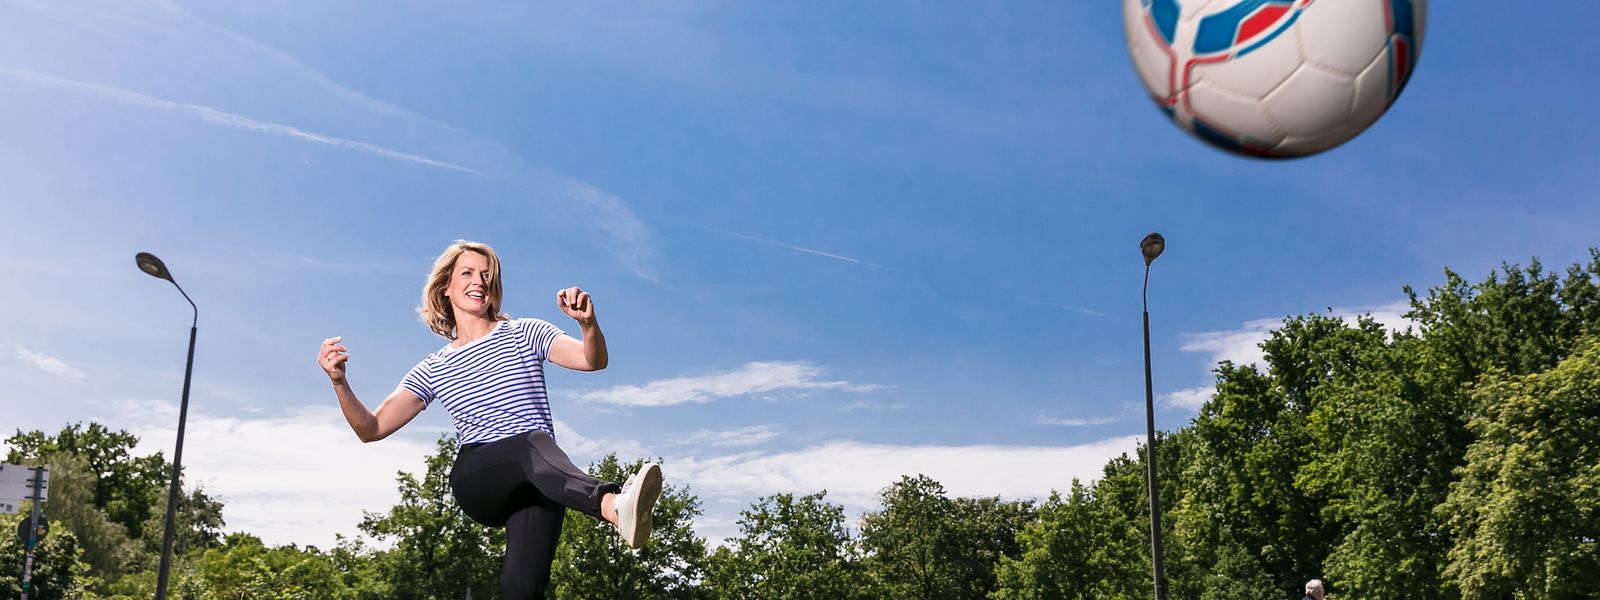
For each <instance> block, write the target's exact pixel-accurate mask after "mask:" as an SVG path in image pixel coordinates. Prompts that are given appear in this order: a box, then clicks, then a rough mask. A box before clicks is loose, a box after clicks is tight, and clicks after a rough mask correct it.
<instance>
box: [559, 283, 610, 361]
mask: <svg viewBox="0 0 1600 600" xmlns="http://www.w3.org/2000/svg"><path fill="white" fill-rule="evenodd" d="M556 301H557V303H558V304H559V305H560V306H561V312H563V313H566V315H567V316H569V317H572V318H573V320H575V321H577V322H578V327H579V328H580V329H581V330H582V331H583V334H582V335H583V339H581V340H579V339H574V338H573V337H572V336H569V335H565V334H563V335H558V336H556V339H555V341H554V342H551V343H550V355H549V359H550V362H553V363H555V364H558V365H561V366H563V367H566V368H568V369H572V370H575V371H599V370H601V369H604V368H606V365H607V364H608V363H610V361H611V357H610V355H609V354H608V353H607V352H606V336H605V334H604V333H601V332H600V321H599V319H597V318H595V315H594V301H593V300H592V299H590V298H589V293H588V292H585V291H583V290H581V289H578V288H567V289H564V290H561V292H560V293H558V294H556Z"/></svg>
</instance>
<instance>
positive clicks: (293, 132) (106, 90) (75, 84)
mask: <svg viewBox="0 0 1600 600" xmlns="http://www.w3.org/2000/svg"><path fill="white" fill-rule="evenodd" d="M0 73H3V74H6V75H10V76H12V77H15V78H17V79H21V80H24V81H28V82H32V83H36V84H42V85H48V86H55V87H61V88H66V89H71V90H77V91H80V92H88V93H91V94H95V95H98V96H102V97H106V98H111V99H113V100H117V101H119V102H123V103H126V104H131V105H134V106H142V107H145V108H154V109H159V110H171V111H177V112H183V113H188V114H191V115H194V116H196V117H199V118H200V120H202V121H205V122H207V123H213V124H217V125H222V126H225V127H232V128H235V129H244V130H246V131H260V132H263V133H273V134H278V135H284V136H288V137H292V138H295V139H300V140H305V141H308V142H314V143H318V144H326V145H329V146H333V147H336V148H344V149H346V150H354V151H356V152H362V153H365V154H372V155H375V156H381V157H384V158H389V159H393V160H399V161H404V162H410V163H417V164H420V165H426V166H430V167H437V168H440V169H449V170H451V171H460V172H462V173H471V174H473V175H482V176H487V175H488V174H487V173H484V172H482V171H479V170H477V169H471V168H467V167H463V166H461V165H457V164H452V163H447V162H444V161H441V160H434V159H431V158H428V157H426V156H419V155H416V154H409V153H406V152H401V151H399V150H394V149H390V148H385V147H383V146H379V145H377V144H369V143H366V142H358V141H355V140H348V139H344V138H337V137H332V136H326V135H322V134H319V133H312V132H309V131H305V130H301V129H296V128H294V127H291V126H288V125H282V124H279V123H264V122H261V121H257V120H254V119H251V118H248V117H243V116H240V115H236V114H233V113H229V112H223V111H220V110H217V109H214V108H210V107H206V106H199V105H195V104H183V103H179V102H173V101H171V100H162V99H160V98H155V97H152V96H146V95H144V94H140V93H137V92H130V91H128V90H124V89H121V88H114V87H111V86H106V85H101V84H98V83H90V82H87V81H78V80H76V79H67V78H64V77H57V76H54V75H46V74H44V73H37V72H34V71H28V70H25V69H18V68H15V67H6V66H0Z"/></svg>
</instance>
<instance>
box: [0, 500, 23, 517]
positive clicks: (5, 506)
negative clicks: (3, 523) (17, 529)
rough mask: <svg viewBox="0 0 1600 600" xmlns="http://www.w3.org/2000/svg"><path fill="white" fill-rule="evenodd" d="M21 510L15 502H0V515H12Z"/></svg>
mask: <svg viewBox="0 0 1600 600" xmlns="http://www.w3.org/2000/svg"><path fill="white" fill-rule="evenodd" d="M18 510H21V507H20V506H19V505H18V503H17V501H16V500H0V515H14V514H17V511H18Z"/></svg>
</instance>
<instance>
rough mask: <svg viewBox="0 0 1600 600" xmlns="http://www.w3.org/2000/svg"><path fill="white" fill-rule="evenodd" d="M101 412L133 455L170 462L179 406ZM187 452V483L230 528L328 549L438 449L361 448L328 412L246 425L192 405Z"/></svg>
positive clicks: (404, 444) (395, 496) (406, 441)
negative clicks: (211, 501)
mask: <svg viewBox="0 0 1600 600" xmlns="http://www.w3.org/2000/svg"><path fill="white" fill-rule="evenodd" d="M106 408H107V409H109V411H110V412H111V413H112V414H110V415H105V416H103V417H102V418H100V419H98V420H100V421H101V422H106V423H119V424H123V425H122V427H123V428H124V429H127V430H128V431H129V432H131V433H133V434H135V435H137V436H139V447H138V449H137V452H138V453H139V454H152V453H155V452H158V451H159V452H162V453H164V454H165V455H166V456H167V457H168V459H169V460H170V459H171V458H172V451H173V444H174V442H175V440H176V435H177V422H178V407H177V406H176V405H174V404H173V403H170V402H165V401H158V400H124V401H121V402H117V403H112V404H109V405H107V406H106ZM411 433H412V434H413V435H414V434H416V433H417V432H411ZM183 446H184V454H183V464H184V472H185V473H186V474H187V480H188V482H189V483H190V484H191V485H193V484H199V485H200V486H201V487H202V488H203V489H205V491H206V493H207V494H210V495H212V496H215V497H218V498H220V499H221V500H222V502H223V518H224V519H225V520H226V521H227V527H226V529H227V530H228V531H248V532H251V533H253V534H256V535H258V536H260V537H261V538H262V540H263V541H265V542H267V543H268V544H289V543H294V544H300V545H306V544H314V545H317V546H319V547H322V548H328V547H331V546H333V544H334V534H336V533H342V534H345V535H346V536H354V535H357V534H358V530H357V529H356V525H357V524H358V523H360V522H361V517H362V511H385V510H388V509H389V507H391V506H393V505H394V504H395V503H396V502H398V501H399V499H400V496H399V492H398V491H397V490H396V485H395V474H396V473H397V472H399V471H407V472H412V473H417V474H419V475H420V473H421V471H422V469H423V459H424V457H426V456H427V455H429V454H432V452H433V448H434V445H433V443H432V441H431V440H428V439H425V438H424V439H418V438H416V437H408V436H401V435H396V436H391V437H390V438H389V439H386V440H383V441H381V442H377V443H373V444H363V443H361V442H360V441H358V440H357V439H356V437H355V435H354V434H353V433H351V432H350V427H349V425H347V424H346V423H345V420H344V416H343V415H342V414H340V412H339V410H338V408H336V407H332V406H330V407H325V408H300V409H295V410H293V411H290V412H288V413H286V414H282V415H278V416H273V417H268V418H250V419H246V418H235V417H218V416H214V415H210V414H206V413H203V412H199V411H195V410H193V407H191V410H190V412H189V419H188V423H187V425H186V429H185V433H184V444H183Z"/></svg>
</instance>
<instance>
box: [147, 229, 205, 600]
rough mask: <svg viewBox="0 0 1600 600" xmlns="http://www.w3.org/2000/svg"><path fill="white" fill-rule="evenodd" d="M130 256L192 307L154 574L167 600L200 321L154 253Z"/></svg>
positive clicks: (160, 598) (160, 593)
mask: <svg viewBox="0 0 1600 600" xmlns="http://www.w3.org/2000/svg"><path fill="white" fill-rule="evenodd" d="M133 259H134V261H135V262H137V263H138V264H139V270H140V271H144V272H145V273H148V274H149V275H150V276H151V277H155V278H157V279H165V280H167V281H171V282H172V285H173V287H176V288H178V293H180V294H183V299H184V300H188V301H189V307H190V308H193V309H194V322H192V323H190V325H189V363H188V364H187V365H185V366H184V367H183V402H182V404H180V405H179V408H178V449H177V450H176V451H174V452H173V453H172V486H171V487H169V488H167V522H166V532H165V533H162V535H161V573H160V575H158V576H157V577H156V600H166V597H167V570H168V569H169V568H170V567H171V566H172V528H173V526H174V524H175V523H174V521H175V519H174V516H175V515H176V514H177V510H178V474H179V472H180V471H182V470H183V426H184V423H185V422H187V421H188V420H189V376H190V375H191V374H192V373H194V336H195V333H196V331H197V329H196V326H197V325H199V323H200V308H199V307H196V306H195V305H194V300H190V299H189V293H188V292H185V291H183V286H180V285H178V282H177V280H174V279H173V278H172V272H171V271H168V270H167V265H166V264H164V263H162V262H161V259H159V258H156V255H154V254H151V253H149V252H140V253H139V254H137V255H135V256H134V257H133Z"/></svg>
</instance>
